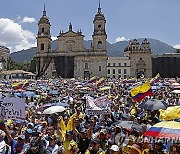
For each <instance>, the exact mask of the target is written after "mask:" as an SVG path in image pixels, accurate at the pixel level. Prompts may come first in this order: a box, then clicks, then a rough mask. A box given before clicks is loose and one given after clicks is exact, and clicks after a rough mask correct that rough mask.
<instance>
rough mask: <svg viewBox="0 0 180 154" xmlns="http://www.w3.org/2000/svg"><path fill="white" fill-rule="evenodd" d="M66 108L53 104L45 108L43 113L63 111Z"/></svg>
mask: <svg viewBox="0 0 180 154" xmlns="http://www.w3.org/2000/svg"><path fill="white" fill-rule="evenodd" d="M64 110H65V108H64V107H63V106H51V107H49V108H47V109H45V110H44V112H43V114H53V113H58V112H63V111H64Z"/></svg>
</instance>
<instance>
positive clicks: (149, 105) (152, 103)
mask: <svg viewBox="0 0 180 154" xmlns="http://www.w3.org/2000/svg"><path fill="white" fill-rule="evenodd" d="M138 107H140V108H142V109H145V110H151V111H152V110H159V109H166V108H167V107H168V104H167V103H166V102H165V101H162V100H156V99H149V100H147V101H146V102H143V103H141V104H140V105H139V106H138Z"/></svg>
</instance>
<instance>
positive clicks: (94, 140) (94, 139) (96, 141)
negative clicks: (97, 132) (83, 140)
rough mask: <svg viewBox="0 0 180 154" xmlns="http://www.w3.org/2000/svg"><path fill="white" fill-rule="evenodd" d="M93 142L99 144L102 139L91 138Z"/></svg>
mask: <svg viewBox="0 0 180 154" xmlns="http://www.w3.org/2000/svg"><path fill="white" fill-rule="evenodd" d="M91 143H96V144H99V143H100V140H99V139H98V138H97V137H96V138H93V139H91Z"/></svg>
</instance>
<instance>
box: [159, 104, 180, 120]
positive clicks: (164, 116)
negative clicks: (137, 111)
mask: <svg viewBox="0 0 180 154" xmlns="http://www.w3.org/2000/svg"><path fill="white" fill-rule="evenodd" d="M159 111H160V119H161V120H174V119H178V118H180V106H171V107H168V108H167V109H166V110H162V109H160V110H159Z"/></svg>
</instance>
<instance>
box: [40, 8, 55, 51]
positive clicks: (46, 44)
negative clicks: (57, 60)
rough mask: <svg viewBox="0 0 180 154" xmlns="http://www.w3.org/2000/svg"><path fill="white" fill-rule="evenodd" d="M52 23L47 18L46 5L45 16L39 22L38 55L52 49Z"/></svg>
mask: <svg viewBox="0 0 180 154" xmlns="http://www.w3.org/2000/svg"><path fill="white" fill-rule="evenodd" d="M50 27H51V24H50V21H49V18H48V17H47V16H46V10H45V5H44V11H43V16H42V17H41V19H40V20H39V22H38V36H37V53H45V52H49V50H50V49H51V41H52V40H51V33H50Z"/></svg>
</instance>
